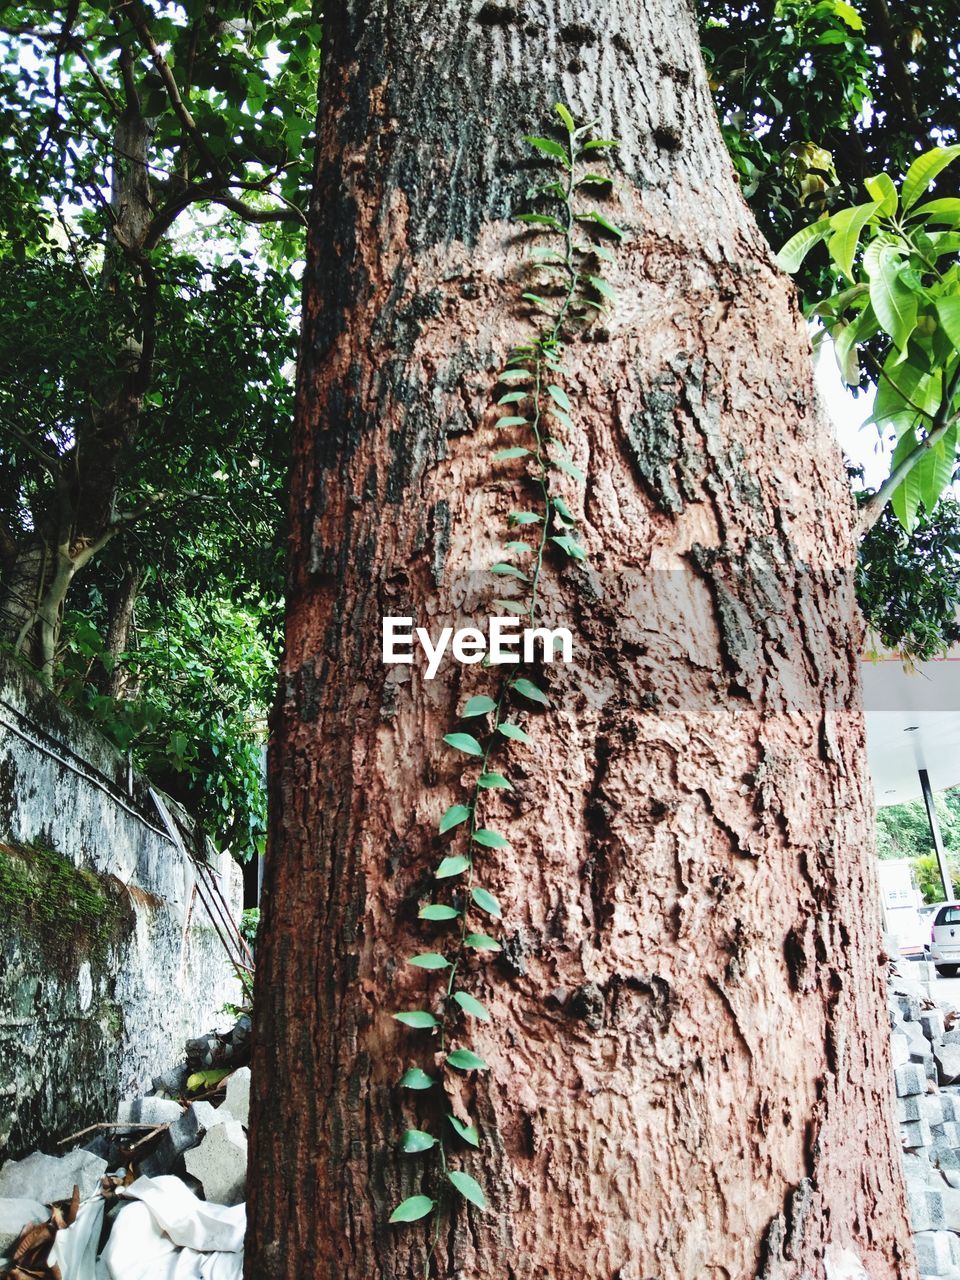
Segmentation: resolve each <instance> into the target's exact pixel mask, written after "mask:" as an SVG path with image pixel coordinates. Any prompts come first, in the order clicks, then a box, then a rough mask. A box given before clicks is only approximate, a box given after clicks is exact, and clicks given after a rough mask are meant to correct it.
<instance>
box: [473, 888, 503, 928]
mask: <svg viewBox="0 0 960 1280" xmlns="http://www.w3.org/2000/svg"><path fill="white" fill-rule="evenodd" d="M470 897H471V898H473V900H474V902H475V903H476V904H477V906H478V907H479V908H480V910H481V911H486V913H487V915H490V916H493V918H494V919H495V920H502V919H503V916H502V915H501V912H500V903H499V902H498V901H497V900H496V898H495V897H494V896H493V894H492V893H488V892H487V890H486V889H481V888H480V887H479V885H478V886H477V887H476V888H475V889H471V890H470Z"/></svg>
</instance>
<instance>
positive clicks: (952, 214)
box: [910, 196, 960, 227]
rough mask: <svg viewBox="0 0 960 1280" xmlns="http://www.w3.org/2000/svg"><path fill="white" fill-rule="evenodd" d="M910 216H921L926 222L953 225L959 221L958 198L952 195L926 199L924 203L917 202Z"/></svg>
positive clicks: (959, 208)
mask: <svg viewBox="0 0 960 1280" xmlns="http://www.w3.org/2000/svg"><path fill="white" fill-rule="evenodd" d="M910 217H911V218H923V219H925V220H926V221H927V222H945V223H946V224H947V225H948V226H951V227H955V226H956V225H957V223H958V222H960V200H957V199H956V198H955V197H953V196H945V197H944V198H943V199H940V200H928V201H927V202H926V204H918V205H917V206H916V208H915V209H914V210H913V211H912V212H911V214H910Z"/></svg>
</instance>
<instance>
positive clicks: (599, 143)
mask: <svg viewBox="0 0 960 1280" xmlns="http://www.w3.org/2000/svg"><path fill="white" fill-rule="evenodd" d="M619 145H620V139H619V138H594V139H593V140H592V141H591V142H585V143H584V144H583V149H584V151H599V150H600V149H601V148H602V147H619Z"/></svg>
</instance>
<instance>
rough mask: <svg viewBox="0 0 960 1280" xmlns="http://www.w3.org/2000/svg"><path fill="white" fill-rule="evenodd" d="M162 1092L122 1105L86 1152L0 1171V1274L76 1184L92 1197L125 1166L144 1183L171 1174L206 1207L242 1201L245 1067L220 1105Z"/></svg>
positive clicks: (37, 1158) (12, 1164) (35, 1157)
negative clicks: (136, 1149)
mask: <svg viewBox="0 0 960 1280" xmlns="http://www.w3.org/2000/svg"><path fill="white" fill-rule="evenodd" d="M154 1083H155V1084H156V1082H154ZM162 1092H163V1091H162V1090H160V1091H158V1093H157V1094H155V1095H153V1096H148V1097H143V1098H134V1099H132V1100H129V1101H126V1102H122V1103H121V1104H120V1108H119V1111H118V1114H117V1120H116V1126H115V1127H113V1128H111V1129H110V1130H108V1131H107V1133H106V1134H100V1135H98V1136H97V1137H96V1138H94V1139H93V1140H92V1141H91V1142H90V1143H88V1145H87V1147H86V1148H79V1149H78V1150H75V1151H71V1152H69V1153H68V1154H67V1155H64V1156H50V1155H43V1154H42V1153H40V1152H34V1153H33V1154H32V1155H29V1156H27V1157H26V1158H25V1159H23V1160H9V1161H7V1163H6V1164H4V1165H3V1167H2V1168H0V1271H2V1270H3V1268H4V1266H5V1265H6V1263H5V1259H6V1258H8V1257H9V1254H10V1250H11V1248H12V1246H13V1244H14V1242H15V1241H16V1240H17V1238H18V1237H19V1235H20V1233H21V1231H22V1230H23V1228H24V1227H25V1226H26V1225H27V1224H28V1223H33V1222H46V1221H47V1220H48V1219H49V1218H50V1208H49V1206H50V1205H52V1204H55V1203H57V1202H59V1201H64V1200H70V1198H71V1196H72V1195H73V1189H74V1186H77V1187H79V1190H80V1199H81V1200H86V1199H88V1198H89V1197H91V1196H94V1195H96V1194H97V1192H98V1191H99V1189H100V1186H101V1183H102V1180H103V1179H104V1178H105V1177H107V1176H108V1174H113V1175H115V1176H121V1177H122V1176H123V1175H124V1174H125V1173H126V1171H127V1168H128V1167H131V1166H132V1168H133V1171H134V1172H135V1173H136V1174H137V1175H139V1176H145V1177H148V1178H157V1177H162V1176H163V1175H167V1174H176V1175H178V1176H180V1177H181V1178H183V1180H184V1181H185V1182H186V1183H187V1185H188V1186H189V1187H190V1188H191V1190H193V1191H195V1192H196V1193H197V1195H198V1196H201V1197H203V1199H205V1200H206V1201H208V1202H210V1203H212V1204H219V1205H238V1204H241V1203H242V1202H243V1198H244V1192H245V1188H246V1173H247V1135H246V1129H247V1123H248V1116H249V1110H250V1068H249V1067H240V1068H239V1069H238V1070H236V1071H234V1072H233V1074H232V1075H231V1076H229V1077H228V1078H227V1081H226V1093H225V1096H224V1099H223V1101H222V1102H221V1103H220V1104H219V1105H218V1106H214V1105H213V1104H212V1103H211V1102H192V1103H181V1102H178V1101H175V1100H174V1099H172V1098H169V1097H164V1096H161V1095H162ZM151 1134H153V1137H152V1138H149V1135H151ZM143 1135H147V1136H148V1141H147V1142H146V1143H145V1144H144V1145H143V1152H142V1155H136V1156H133V1157H128V1158H127V1159H126V1160H125V1159H124V1158H123V1153H124V1152H125V1151H129V1149H130V1147H131V1146H132V1145H133V1144H135V1143H136V1142H137V1140H138V1139H142V1137H143Z"/></svg>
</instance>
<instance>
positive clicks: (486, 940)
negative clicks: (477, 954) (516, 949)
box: [463, 933, 503, 951]
mask: <svg viewBox="0 0 960 1280" xmlns="http://www.w3.org/2000/svg"><path fill="white" fill-rule="evenodd" d="M463 945H464V946H465V947H473V949H474V951H502V950H503V947H501V945H500V943H499V942H498V941H497V940H496V938H491V937H490V935H489V934H488V933H468V934H467V936H466V937H465V938H464V940H463Z"/></svg>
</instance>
